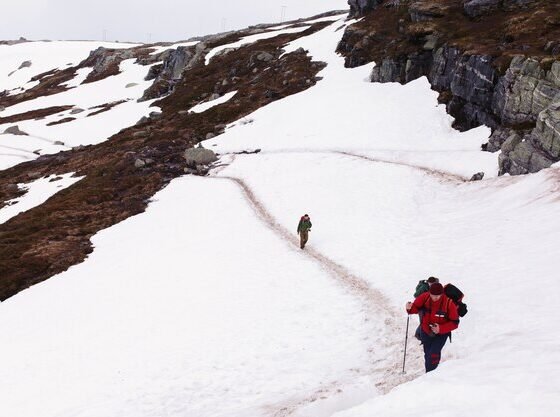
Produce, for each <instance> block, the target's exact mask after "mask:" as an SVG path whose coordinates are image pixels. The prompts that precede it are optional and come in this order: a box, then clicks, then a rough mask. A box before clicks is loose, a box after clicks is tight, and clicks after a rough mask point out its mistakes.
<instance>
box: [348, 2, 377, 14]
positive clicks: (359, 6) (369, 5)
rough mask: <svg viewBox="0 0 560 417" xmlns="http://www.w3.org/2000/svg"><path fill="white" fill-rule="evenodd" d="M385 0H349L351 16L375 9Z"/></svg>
mask: <svg viewBox="0 0 560 417" xmlns="http://www.w3.org/2000/svg"><path fill="white" fill-rule="evenodd" d="M382 2H383V0H348V5H349V6H350V17H353V16H361V15H363V14H364V13H365V12H367V11H368V10H373V9H375V7H377V6H378V5H379V4H381V3H382Z"/></svg>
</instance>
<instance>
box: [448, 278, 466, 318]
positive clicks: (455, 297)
mask: <svg viewBox="0 0 560 417" xmlns="http://www.w3.org/2000/svg"><path fill="white" fill-rule="evenodd" d="M443 292H444V293H445V295H446V296H447V297H448V298H450V299H451V300H452V301H453V302H454V303H455V304H456V305H457V313H459V317H464V316H465V315H466V314H467V312H468V310H467V305H466V304H465V303H463V297H464V296H465V294H463V292H462V291H461V290H460V289H459V288H457V287H456V286H455V285H453V284H447V285H446V286H445V287H443Z"/></svg>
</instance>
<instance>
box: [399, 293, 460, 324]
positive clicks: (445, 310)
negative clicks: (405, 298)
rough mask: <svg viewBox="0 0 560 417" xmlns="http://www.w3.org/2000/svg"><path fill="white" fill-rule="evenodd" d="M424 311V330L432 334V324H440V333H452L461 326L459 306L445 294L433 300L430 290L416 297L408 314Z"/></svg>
mask: <svg viewBox="0 0 560 417" xmlns="http://www.w3.org/2000/svg"><path fill="white" fill-rule="evenodd" d="M418 312H422V324H421V326H422V330H423V331H424V333H426V334H432V331H431V329H430V326H429V325H430V324H434V323H437V324H439V334H446V333H451V332H452V331H453V330H455V329H456V328H457V327H459V314H458V313H457V306H456V305H455V303H454V302H453V301H451V299H450V298H448V297H447V296H446V295H445V294H443V295H442V296H441V298H440V299H439V300H437V301H432V299H431V297H430V293H429V292H425V293H422V294H420V295H419V296H418V297H416V300H414V302H413V303H412V307H411V308H410V310H409V311H408V314H416V313H418Z"/></svg>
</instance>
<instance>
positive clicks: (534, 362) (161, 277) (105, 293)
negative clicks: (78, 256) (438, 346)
mask: <svg viewBox="0 0 560 417" xmlns="http://www.w3.org/2000/svg"><path fill="white" fill-rule="evenodd" d="M343 24H344V22H343V21H337V22H335V23H333V24H332V25H330V26H328V27H327V28H325V29H324V30H322V31H320V32H318V33H316V34H314V35H311V36H309V37H307V38H304V39H302V40H300V41H296V42H294V43H293V44H292V45H290V46H288V47H287V51H290V50H293V49H297V48H299V47H304V48H305V49H307V50H309V54H310V55H312V56H313V57H314V59H316V60H321V61H324V62H327V64H328V66H327V67H326V68H325V69H324V70H323V71H322V72H321V73H320V74H319V75H320V76H322V77H323V79H322V80H321V81H320V82H319V83H318V84H317V85H316V86H314V87H313V88H310V89H308V90H306V91H304V92H302V93H299V94H296V95H293V96H290V97H288V98H286V99H283V100H279V101H277V102H274V103H272V104H270V105H268V106H266V107H264V108H262V109H260V110H258V111H256V112H255V113H253V114H251V115H249V116H247V117H246V118H245V119H244V120H242V121H239V122H238V123H234V124H232V125H231V126H229V127H228V128H227V130H226V132H225V133H224V134H223V135H220V136H219V137H217V138H214V139H211V140H209V141H206V142H205V143H204V145H205V146H206V147H209V148H212V149H214V150H216V151H217V152H220V153H221V154H222V157H221V160H220V163H219V165H220V167H218V168H216V169H215V170H213V171H212V172H211V175H210V176H208V177H205V178H198V177H184V178H180V179H177V180H174V181H173V182H172V183H171V184H170V185H169V186H168V187H167V188H166V189H164V190H163V191H161V192H159V193H158V194H157V195H155V196H154V198H153V199H152V202H151V204H150V206H149V208H148V210H147V212H146V213H144V214H142V215H138V216H135V217H132V218H130V219H128V220H126V221H124V222H122V223H120V224H118V225H116V226H114V227H112V228H110V229H108V230H105V231H103V232H101V233H99V234H97V235H96V236H95V237H94V244H95V251H94V252H93V254H92V255H91V256H90V258H89V259H88V260H87V261H86V262H84V263H82V264H80V265H78V266H74V267H72V268H70V270H68V271H67V272H65V273H62V274H59V275H58V276H56V277H54V278H52V279H50V280H48V281H46V282H44V283H42V284H39V285H35V286H34V287H32V288H30V289H28V290H26V291H23V292H21V293H20V294H18V295H17V296H14V297H12V298H10V299H8V300H7V301H6V302H4V303H2V304H1V305H0V328H2V332H0V367H1V369H2V370H3V372H2V373H0V381H1V385H2V387H5V388H4V389H3V390H0V403H2V408H3V409H4V410H6V412H7V413H8V414H9V415H10V416H13V417H36V416H37V415H41V416H44V417H55V416H62V415H71V416H79V417H86V416H92V417H93V416H95V417H109V416H115V415H127V416H142V417H143V416H146V417H147V416H177V417H178V416H185V415H188V416H196V417H210V416H212V417H217V416H224V417H225V416H228V417H231V416H233V417H259V416H263V417H264V416H300V417H303V416H306V417H323V416H331V415H336V416H337V417H338V416H344V417H358V416H372V415H383V416H398V417H404V416H412V415H414V416H473V415H476V416H543V417H544V416H547V417H548V416H550V415H554V414H555V413H556V410H557V409H558V407H559V406H560V389H559V388H558V387H559V386H560V378H559V377H558V376H557V374H558V371H559V370H560V353H559V352H560V349H559V348H560V338H559V337H558V336H557V335H556V334H555V332H554V331H553V329H554V325H553V323H554V316H553V314H554V311H555V296H556V294H557V293H558V292H559V291H560V283H559V282H558V280H556V279H555V275H556V271H558V269H559V267H560V256H558V255H560V249H558V247H557V245H556V244H555V243H556V240H557V239H556V237H557V236H558V233H559V232H560V221H559V220H558V219H557V216H555V213H556V212H557V211H558V209H559V204H560V202H559V201H560V200H559V199H558V181H559V179H560V171H559V169H560V168H559V167H553V168H551V169H548V170H544V171H542V172H540V173H538V174H535V175H531V176H524V177H514V178H513V177H500V178H496V167H497V164H496V155H494V154H489V153H483V152H480V151H479V150H478V149H479V147H480V144H482V143H484V142H485V141H486V140H487V138H488V135H489V130H488V129H486V128H478V129H474V130H471V131H469V132H465V133H459V132H457V131H454V130H453V129H452V128H451V122H452V120H451V119H450V118H449V116H448V115H446V113H445V108H444V107H443V106H440V105H438V104H437V99H436V94H435V93H434V92H433V91H431V90H430V88H429V85H428V83H427V82H426V81H425V80H423V79H420V80H417V81H415V82H413V83H410V84H408V85H406V86H401V85H399V84H386V85H377V84H371V83H368V82H366V81H365V78H366V76H367V74H368V72H369V71H370V69H371V66H365V67H362V68H358V69H353V70H348V69H344V67H343V62H342V60H341V59H340V58H339V57H338V56H336V54H335V53H334V52H333V51H334V49H335V47H336V43H337V41H338V39H339V37H340V32H338V31H337V29H338V28H339V27H340V26H341V25H343ZM255 148H259V149H261V152H260V153H256V154H251V155H235V154H234V152H237V151H243V150H252V149H255ZM479 171H483V172H485V173H486V179H485V180H483V181H479V182H467V181H465V179H468V178H470V176H471V175H472V174H474V173H475V172H479ZM303 213H309V214H310V215H311V218H312V221H313V228H312V232H311V236H310V243H309V246H308V247H306V249H305V250H304V251H302V250H300V249H299V247H298V245H297V242H296V235H295V228H296V225H297V221H298V219H299V216H300V215H302V214H303ZM429 275H435V276H438V277H440V278H441V279H442V280H443V281H444V282H448V281H451V282H453V283H454V284H456V285H458V286H459V287H460V288H461V289H463V290H464V292H465V293H466V299H465V301H466V302H467V303H468V305H469V310H470V312H469V314H468V315H467V316H466V317H465V318H464V319H463V320H462V322H461V325H460V327H459V329H458V330H457V331H456V332H455V334H454V337H453V343H452V344H448V345H447V346H446V347H445V348H444V351H443V363H442V364H441V366H440V367H439V368H438V369H437V370H436V371H434V372H432V373H431V374H428V375H424V374H423V372H422V361H421V359H420V358H421V349H420V346H418V344H417V343H416V341H415V340H414V339H413V338H412V339H410V338H409V352H408V355H409V356H408V358H407V372H406V374H402V353H403V352H402V349H403V344H404V337H405V325H406V314H405V313H404V303H405V302H406V301H408V300H410V299H411V293H412V292H413V289H414V287H415V285H416V283H417V281H418V280H419V279H424V278H426V277H427V276H429ZM415 321H416V318H415V317H413V318H412V319H411V323H415ZM413 329H414V326H411V329H410V335H411V336H412V333H413Z"/></svg>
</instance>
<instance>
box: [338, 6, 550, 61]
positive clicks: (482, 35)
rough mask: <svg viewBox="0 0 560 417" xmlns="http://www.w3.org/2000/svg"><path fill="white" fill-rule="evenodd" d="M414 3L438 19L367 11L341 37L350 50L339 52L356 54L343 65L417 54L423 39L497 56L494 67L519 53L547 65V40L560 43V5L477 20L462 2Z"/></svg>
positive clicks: (405, 11) (397, 10)
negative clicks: (432, 38) (415, 19)
mask: <svg viewBox="0 0 560 417" xmlns="http://www.w3.org/2000/svg"><path fill="white" fill-rule="evenodd" d="M385 3H387V2H385ZM416 3H421V4H422V5H423V8H426V9H432V10H437V11H438V12H439V13H438V14H439V15H440V17H435V18H433V19H431V20H428V21H422V22H413V21H412V20H411V18H410V13H409V7H410V6H409V5H406V6H401V7H384V6H381V7H379V8H378V9H375V10H373V11H371V12H370V13H369V14H367V15H366V16H365V18H364V19H363V20H361V21H360V22H358V23H356V24H354V25H353V26H352V28H351V31H349V32H348V33H347V34H346V36H345V42H346V43H347V45H349V47H345V48H341V49H340V52H341V53H343V54H345V55H346V56H350V53H351V52H352V54H353V55H354V62H350V60H347V64H348V65H350V66H355V65H362V64H365V63H367V62H371V61H376V62H380V61H381V60H382V59H383V58H396V57H399V56H404V55H408V54H410V53H413V52H417V51H421V50H422V46H423V44H424V42H425V36H426V35H435V36H437V37H439V39H440V41H441V43H447V44H448V45H450V46H455V47H457V48H459V49H460V50H462V51H465V53H466V54H468V55H469V54H481V55H490V56H493V57H496V58H497V59H496V60H495V64H496V66H497V67H498V68H499V69H502V70H503V69H504V68H505V66H506V64H508V63H509V62H510V60H511V57H512V56H514V55H517V54H524V55H528V56H535V57H538V58H540V59H544V60H545V62H546V60H547V59H550V58H552V55H551V52H550V51H545V46H546V45H547V43H548V42H551V41H552V42H554V41H560V2H559V1H557V0H536V1H535V2H534V3H532V4H531V5H530V6H529V7H528V8H526V9H517V10H512V11H504V10H500V11H497V12H495V13H492V14H490V15H488V16H481V17H479V18H476V19H471V18H469V17H468V16H466V15H465V14H464V12H463V6H462V1H461V0H425V1H421V2H416ZM556 58H559V57H558V56H556Z"/></svg>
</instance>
